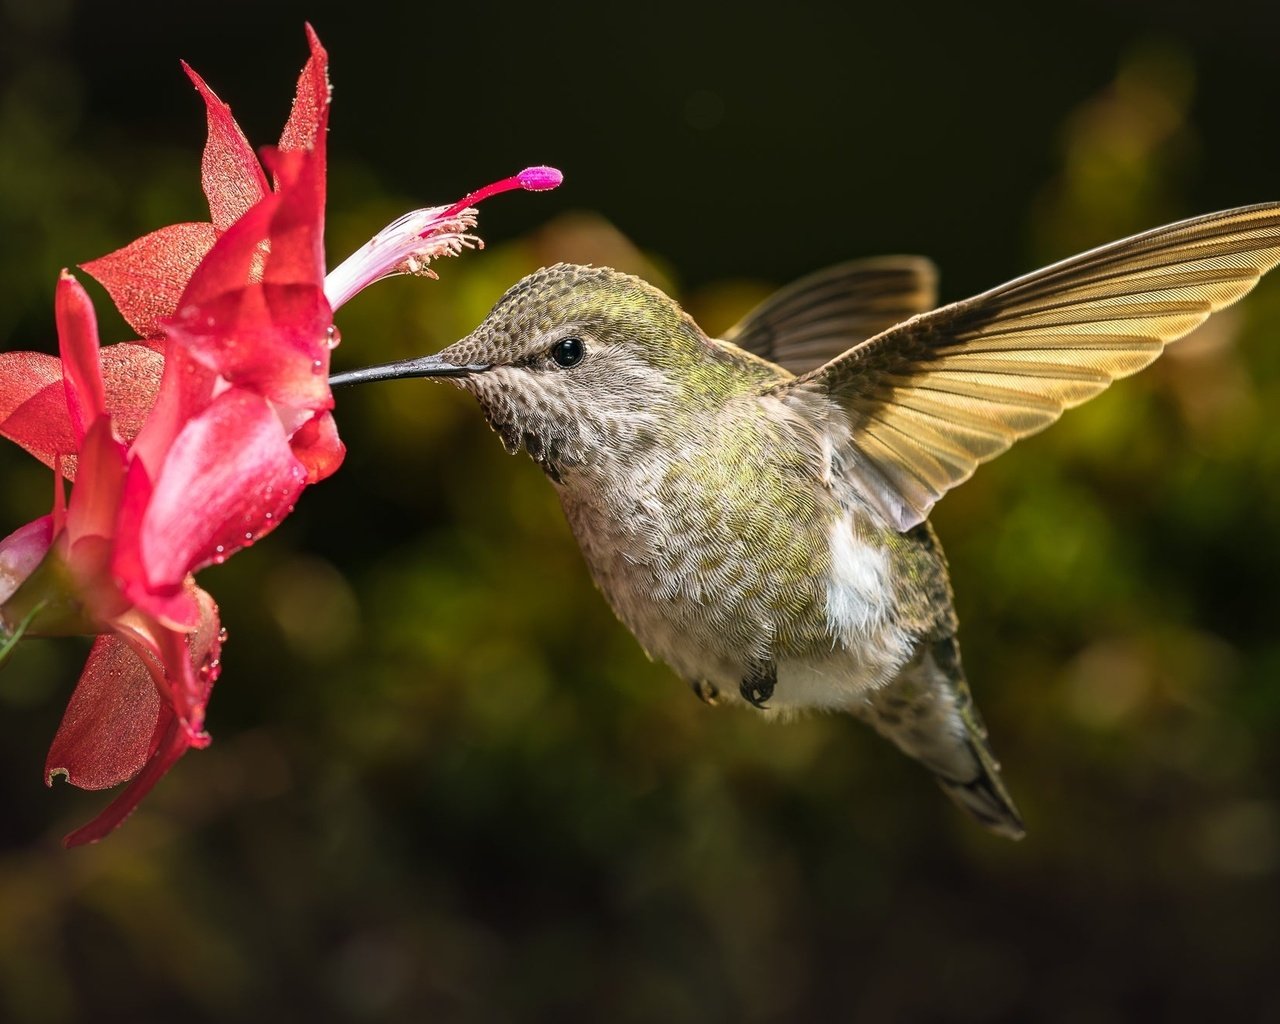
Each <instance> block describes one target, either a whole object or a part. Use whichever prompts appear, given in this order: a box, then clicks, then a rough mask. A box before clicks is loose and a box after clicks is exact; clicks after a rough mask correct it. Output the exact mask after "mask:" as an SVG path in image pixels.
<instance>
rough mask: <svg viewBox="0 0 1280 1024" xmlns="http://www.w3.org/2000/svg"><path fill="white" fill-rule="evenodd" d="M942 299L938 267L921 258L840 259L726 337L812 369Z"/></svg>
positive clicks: (793, 367)
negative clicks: (938, 295) (834, 264)
mask: <svg viewBox="0 0 1280 1024" xmlns="http://www.w3.org/2000/svg"><path fill="white" fill-rule="evenodd" d="M936 302H937V271H936V270H935V269H934V266H933V264H932V263H930V262H929V261H928V260H926V259H924V258H923V257H920V256H881V257H876V258H873V259H864V260H853V261H851V262H848V263H841V264H838V265H837V266H834V267H829V268H828V269H826V270H822V271H819V272H818V273H816V274H810V275H809V276H808V277H804V278H801V279H800V280H799V281H796V282H795V283H794V284H792V285H790V286H788V287H786V288H783V289H782V290H781V291H778V292H776V293H775V294H773V295H771V296H770V297H769V298H768V299H766V300H765V301H764V302H762V303H761V304H760V305H759V306H757V307H756V308H755V309H753V310H752V311H751V312H750V313H748V314H747V315H746V316H745V317H743V319H742V320H741V321H740V322H738V323H737V324H735V325H734V326H733V327H731V328H730V329H729V331H728V332H727V333H726V334H725V336H724V339H723V340H724V341H727V342H731V343H732V344H734V345H737V346H738V347H739V348H743V349H746V350H747V351H748V352H751V353H753V354H755V355H758V356H761V357H762V358H764V359H768V360H770V361H771V362H774V363H777V364H778V365H780V366H782V367H784V368H785V369H787V370H789V371H791V372H792V373H805V372H807V371H809V370H812V369H813V368H814V367H817V366H820V365H822V364H823V363H825V362H826V361H827V360H829V359H832V358H834V357H835V356H837V355H839V354H840V353H841V352H844V351H846V350H847V349H849V348H851V347H853V346H854V345H857V344H859V343H861V342H863V341H865V340H866V339H867V338H870V337H873V336H874V335H877V334H879V333H880V332H882V331H884V330H885V329H887V328H889V327H892V326H893V325H894V324H898V323H901V322H902V321H903V320H908V319H910V318H911V317H913V316H915V315H916V314H917V313H923V312H925V311H926V310H929V309H932V308H933V306H934V304H935V303H936Z"/></svg>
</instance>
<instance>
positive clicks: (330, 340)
mask: <svg viewBox="0 0 1280 1024" xmlns="http://www.w3.org/2000/svg"><path fill="white" fill-rule="evenodd" d="M341 341H342V332H340V331H339V330H338V328H337V327H335V326H334V325H333V324H330V325H329V330H328V331H326V332H325V344H326V345H328V346H329V347H330V348H337V347H338V345H339V344H340V343H341Z"/></svg>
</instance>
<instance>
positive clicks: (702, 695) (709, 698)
mask: <svg viewBox="0 0 1280 1024" xmlns="http://www.w3.org/2000/svg"><path fill="white" fill-rule="evenodd" d="M689 685H690V687H691V688H692V689H693V693H694V696H696V697H697V698H698V700H700V701H702V703H703V704H709V705H711V707H715V706H716V705H717V704H719V703H720V691H719V690H718V689H716V686H715V684H714V683H710V682H708V681H707V680H705V679H699V680H698V681H697V682H695V683H690V684H689Z"/></svg>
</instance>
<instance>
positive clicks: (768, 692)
mask: <svg viewBox="0 0 1280 1024" xmlns="http://www.w3.org/2000/svg"><path fill="white" fill-rule="evenodd" d="M777 685H778V667H777V666H776V665H773V664H769V665H759V666H757V667H756V668H755V669H753V670H752V672H751V675H749V676H747V678H746V679H744V680H742V685H741V686H740V687H739V688H738V692H739V693H741V694H742V699H743V700H745V701H746V702H747V703H748V704H750V705H752V706H753V707H757V708H760V709H761V710H763V709H764V706H765V704H766V703H767V702H768V700H769V698H770V697H772V696H773V688H774V687H775V686H777Z"/></svg>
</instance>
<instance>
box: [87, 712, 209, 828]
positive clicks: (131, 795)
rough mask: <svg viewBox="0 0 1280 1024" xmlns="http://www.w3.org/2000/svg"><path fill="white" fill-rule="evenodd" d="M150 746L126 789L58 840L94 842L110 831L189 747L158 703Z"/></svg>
mask: <svg viewBox="0 0 1280 1024" xmlns="http://www.w3.org/2000/svg"><path fill="white" fill-rule="evenodd" d="M150 746H151V747H152V748H153V749H154V753H152V754H151V756H150V757H149V759H148V760H147V762H146V764H145V765H144V766H143V768H142V770H141V771H140V772H139V773H138V774H137V775H136V776H135V777H134V779H133V781H132V782H131V783H129V786H128V788H126V789H125V791H124V792H123V793H121V794H120V795H119V796H118V797H116V798H115V799H114V800H113V801H111V803H110V804H109V805H108V806H107V809H106V810H105V811H103V812H102V813H101V814H99V815H98V816H97V817H96V818H94V819H93V820H92V821H91V822H89V824H87V825H85V826H83V827H82V828H78V829H76V830H75V831H74V832H72V833H71V834H70V835H68V836H67V837H66V838H64V839H63V840H62V842H63V844H64V845H65V846H82V845H84V844H85V843H96V842H97V841H98V840H99V839H103V838H105V837H106V836H107V835H109V834H110V833H111V832H113V831H114V830H115V829H116V828H118V827H119V826H120V825H121V824H122V823H123V822H124V820H125V818H127V817H129V815H130V814H132V813H133V812H134V810H136V809H137V806H138V804H139V803H141V801H142V798H143V797H144V796H146V795H147V794H148V793H150V792H151V790H152V788H154V786H155V784H156V783H157V782H159V781H160V780H161V779H162V778H164V776H165V774H166V773H168V771H169V769H170V768H172V767H173V766H174V765H175V764H176V763H177V761H178V758H180V757H181V756H182V755H183V754H185V753H186V752H187V751H188V750H189V749H190V747H191V740H190V739H189V738H188V736H187V734H186V732H185V731H184V730H183V728H182V726H181V724H180V723H179V722H178V719H177V717H176V716H175V715H174V714H173V712H172V711H170V710H169V708H168V707H167V706H162V707H161V709H160V718H159V722H158V723H157V725H156V731H155V734H154V736H153V737H152V739H151V744H150Z"/></svg>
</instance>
